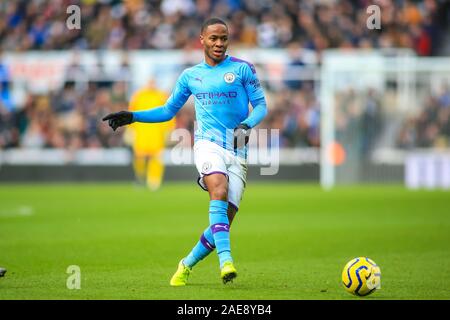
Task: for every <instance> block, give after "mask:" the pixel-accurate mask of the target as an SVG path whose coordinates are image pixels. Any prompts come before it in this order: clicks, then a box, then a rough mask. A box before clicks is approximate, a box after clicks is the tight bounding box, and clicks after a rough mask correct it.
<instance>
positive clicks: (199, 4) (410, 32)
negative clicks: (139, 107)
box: [0, 0, 449, 55]
mask: <svg viewBox="0 0 450 320" xmlns="http://www.w3.org/2000/svg"><path fill="white" fill-rule="evenodd" d="M74 4H75V5H78V6H79V8H80V13H81V20H80V29H73V30H68V29H67V27H66V20H67V19H68V17H69V14H68V13H67V12H66V10H67V8H68V7H69V6H70V5H74ZM372 4H376V5H378V6H379V8H380V13H381V26H382V28H381V29H380V30H369V29H368V28H367V19H368V17H369V13H367V11H366V9H367V8H368V6H370V5H372ZM448 10H449V4H448V1H446V0H424V1H416V0H370V1H369V0H339V1H338V0H302V1H299V0H147V1H144V0H123V1H120V0H98V1H96V0H79V1H73V0H52V1H44V0H18V1H7V0H1V1H0V43H1V49H3V50H19V51H24V50H35V49H38V50H54V49H74V48H79V49H129V50H133V49H151V48H154V49H177V48H185V47H199V45H200V44H199V41H198V33H199V28H200V25H201V23H202V21H204V20H205V19H207V18H208V17H211V16H219V17H222V18H225V19H227V21H229V24H230V31H231V40H232V42H233V44H234V45H235V46H247V47H255V46H257V47H261V48H283V47H286V46H287V45H288V44H289V43H291V42H298V43H301V45H302V46H303V47H305V48H310V49H313V50H316V51H317V52H320V51H322V50H323V49H326V48H355V47H362V48H371V47H374V48H385V47H388V48H390V47H401V48H413V49H414V50H415V51H416V52H417V53H418V54H420V55H435V54H438V53H439V50H440V47H441V44H442V41H444V39H443V36H444V34H445V30H446V27H447V24H448V19H449V17H448ZM72 12H74V11H70V13H72ZM70 21H72V22H73V21H75V20H70Z"/></svg>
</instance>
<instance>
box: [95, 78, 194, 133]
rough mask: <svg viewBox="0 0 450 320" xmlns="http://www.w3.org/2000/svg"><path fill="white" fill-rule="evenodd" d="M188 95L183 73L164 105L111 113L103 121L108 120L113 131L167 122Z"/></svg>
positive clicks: (189, 92) (188, 91) (189, 93)
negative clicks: (129, 126)
mask: <svg viewBox="0 0 450 320" xmlns="http://www.w3.org/2000/svg"><path fill="white" fill-rule="evenodd" d="M190 95H191V91H190V90H189V87H188V86H187V84H186V72H183V73H182V74H181V76H180V77H179V78H178V80H177V83H176V85H175V89H174V90H173V92H172V95H171V96H170V97H169V99H167V102H166V104H165V105H163V106H161V107H158V108H154V109H149V110H144V111H134V112H130V111H120V112H116V113H111V114H108V115H107V116H106V117H104V118H103V121H106V120H108V123H109V126H110V127H111V128H112V129H113V130H114V131H116V129H117V128H118V127H121V126H125V125H127V124H130V123H133V122H146V123H154V122H165V121H169V120H170V119H172V118H173V117H174V116H175V115H176V114H177V112H178V111H179V110H180V109H181V108H182V107H183V105H184V104H185V103H186V101H187V99H188V98H189V96H190Z"/></svg>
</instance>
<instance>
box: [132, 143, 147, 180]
mask: <svg viewBox="0 0 450 320" xmlns="http://www.w3.org/2000/svg"><path fill="white" fill-rule="evenodd" d="M133 170H134V176H135V178H136V181H137V183H138V184H142V185H145V179H146V172H147V157H146V156H145V155H143V154H141V153H139V152H137V151H136V150H135V151H134V152H133Z"/></svg>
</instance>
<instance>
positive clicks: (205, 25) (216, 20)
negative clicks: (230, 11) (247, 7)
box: [200, 18, 228, 33]
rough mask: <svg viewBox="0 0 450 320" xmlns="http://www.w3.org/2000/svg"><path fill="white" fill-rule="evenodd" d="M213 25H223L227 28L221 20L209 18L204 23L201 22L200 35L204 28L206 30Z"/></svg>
mask: <svg viewBox="0 0 450 320" xmlns="http://www.w3.org/2000/svg"><path fill="white" fill-rule="evenodd" d="M213 24H223V25H224V26H225V27H227V29H228V26H227V24H226V23H225V21H223V20H222V19H219V18H209V19H208V20H206V21H205V22H203V24H202V29H201V30H200V32H201V33H203V31H205V29H206V28H208V27H209V26H212V25H213Z"/></svg>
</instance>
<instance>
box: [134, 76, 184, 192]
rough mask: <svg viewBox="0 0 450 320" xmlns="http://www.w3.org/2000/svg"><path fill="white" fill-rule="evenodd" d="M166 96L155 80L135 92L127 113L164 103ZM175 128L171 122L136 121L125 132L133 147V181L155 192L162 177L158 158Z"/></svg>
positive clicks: (161, 168) (162, 173) (173, 122)
mask: <svg viewBox="0 0 450 320" xmlns="http://www.w3.org/2000/svg"><path fill="white" fill-rule="evenodd" d="M166 100H167V94H166V93H165V92H163V91H162V90H158V89H157V87H156V85H155V80H154V79H149V81H148V82H147V84H146V85H145V86H144V87H143V88H141V89H140V90H138V91H137V92H136V93H135V94H134V95H133V96H132V98H131V100H130V103H129V109H128V110H129V111H132V112H133V111H141V110H143V109H150V108H154V107H157V106H160V105H162V104H164V102H165V101H166ZM174 128H175V121H174V120H170V121H166V122H163V123H155V124H152V125H148V124H143V123H138V122H135V123H133V124H131V125H130V126H129V127H128V128H127V129H128V130H127V135H130V136H131V139H132V146H133V169H134V173H135V176H136V179H137V180H138V181H139V182H144V183H145V184H146V185H147V187H148V188H149V189H150V190H152V191H154V190H157V189H159V187H160V186H161V182H162V179H163V175H164V163H163V161H162V159H161V156H162V152H163V151H164V147H165V142H166V140H167V134H168V133H169V132H170V131H171V130H172V129H174Z"/></svg>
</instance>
